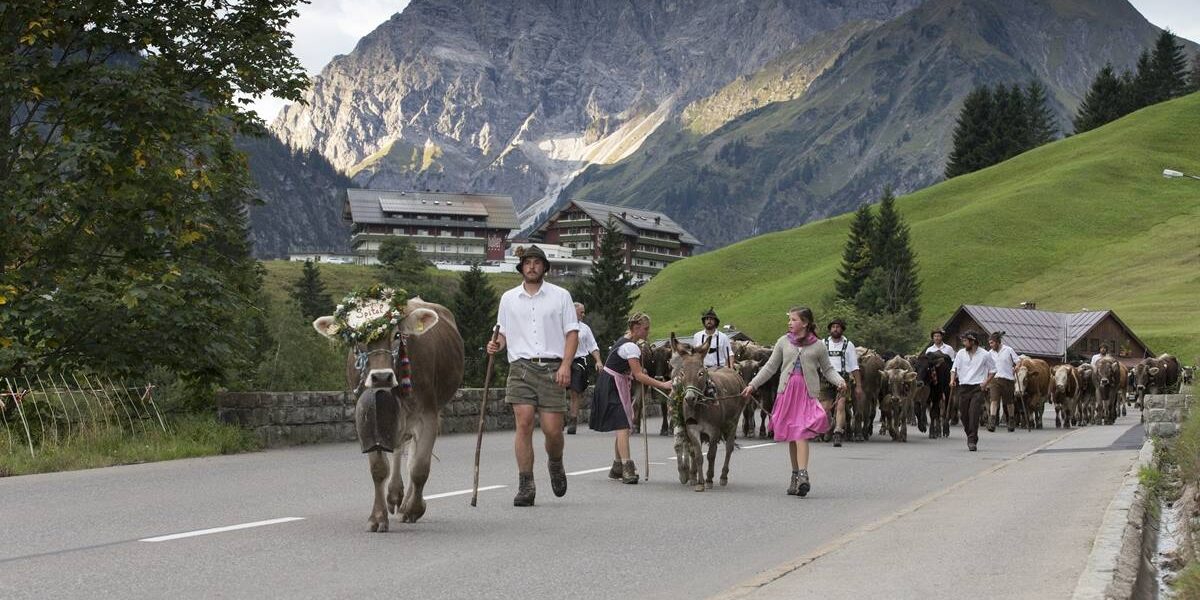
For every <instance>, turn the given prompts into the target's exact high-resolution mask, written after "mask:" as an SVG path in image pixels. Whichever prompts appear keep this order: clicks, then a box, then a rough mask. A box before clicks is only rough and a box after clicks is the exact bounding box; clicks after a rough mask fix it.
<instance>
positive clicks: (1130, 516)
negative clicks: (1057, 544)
mask: <svg viewBox="0 0 1200 600" xmlns="http://www.w3.org/2000/svg"><path fill="white" fill-rule="evenodd" d="M1153 459H1154V439H1153V438H1148V439H1147V440H1146V442H1145V443H1144V444H1142V449H1141V451H1139V452H1138V457H1137V460H1135V461H1134V463H1133V465H1132V466H1130V467H1129V471H1127V472H1126V473H1125V478H1124V480H1123V481H1122V482H1121V487H1120V488H1119V489H1118V490H1117V493H1116V495H1114V496H1113V499H1112V502H1110V503H1109V504H1108V508H1106V509H1105V511H1104V520H1103V521H1102V522H1101V523H1100V529H1099V530H1097V532H1096V540H1095V542H1093V545H1092V551H1091V553H1090V554H1089V555H1088V560H1087V564H1086V565H1085V566H1084V568H1083V573H1080V575H1079V581H1078V582H1077V583H1076V584H1075V593H1074V594H1072V595H1071V599H1072V600H1099V599H1107V598H1114V599H1124V598H1131V597H1133V595H1134V592H1135V589H1136V587H1138V586H1137V584H1138V583H1139V581H1138V579H1139V575H1142V574H1143V573H1150V572H1152V570H1153V569H1154V566H1153V564H1152V563H1151V564H1146V565H1143V563H1144V562H1149V561H1148V560H1147V559H1146V556H1147V549H1148V551H1149V554H1148V556H1151V557H1152V556H1153V555H1154V548H1155V544H1156V543H1157V538H1158V535H1157V534H1158V531H1157V528H1155V527H1147V526H1146V525H1147V522H1146V519H1147V512H1146V505H1147V500H1148V497H1147V491H1146V488H1145V486H1143V485H1142V483H1141V477H1140V476H1139V474H1140V472H1141V470H1142V467H1146V466H1149V465H1150V464H1151V463H1152V462H1153ZM1141 583H1143V584H1145V585H1154V582H1153V577H1149V578H1147V577H1142V582H1141Z"/></svg>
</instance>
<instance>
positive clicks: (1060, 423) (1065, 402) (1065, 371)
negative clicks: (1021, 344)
mask: <svg viewBox="0 0 1200 600" xmlns="http://www.w3.org/2000/svg"><path fill="white" fill-rule="evenodd" d="M1051 378H1052V379H1053V380H1054V383H1053V385H1051V386H1050V402H1051V403H1053V404H1054V426H1055V427H1062V428H1063V429H1070V428H1071V424H1072V423H1074V422H1076V421H1078V420H1079V394H1080V388H1079V372H1078V371H1076V370H1075V367H1072V366H1071V365H1065V364H1064V365H1058V366H1056V367H1054V372H1053V373H1052V374H1051Z"/></svg>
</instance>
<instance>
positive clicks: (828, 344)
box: [825, 337, 858, 374]
mask: <svg viewBox="0 0 1200 600" xmlns="http://www.w3.org/2000/svg"><path fill="white" fill-rule="evenodd" d="M825 348H826V349H827V350H828V351H829V364H831V365H833V370H834V371H837V372H838V373H839V374H841V373H853V372H855V371H857V370H858V352H857V351H855V350H854V343H853V342H851V341H850V340H848V339H846V338H845V337H843V338H842V341H841V342H835V341H833V338H825ZM839 350H840V351H841V352H842V355H841V356H834V355H833V353H834V352H837V351H839ZM843 361H844V362H845V364H844V365H843V364H842V363H843ZM843 366H844V367H845V368H844V369H843V368H842V367H843Z"/></svg>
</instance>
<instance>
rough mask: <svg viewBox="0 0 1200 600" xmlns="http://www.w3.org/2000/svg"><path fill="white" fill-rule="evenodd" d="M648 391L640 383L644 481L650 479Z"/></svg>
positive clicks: (644, 385)
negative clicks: (644, 463)
mask: <svg viewBox="0 0 1200 600" xmlns="http://www.w3.org/2000/svg"><path fill="white" fill-rule="evenodd" d="M648 402H650V393H649V390H648V389H647V387H646V384H644V383H643V384H642V448H643V449H644V450H645V451H646V481H650V438H648V437H646V411H647V410H649V409H650V405H649V404H647V403H648Z"/></svg>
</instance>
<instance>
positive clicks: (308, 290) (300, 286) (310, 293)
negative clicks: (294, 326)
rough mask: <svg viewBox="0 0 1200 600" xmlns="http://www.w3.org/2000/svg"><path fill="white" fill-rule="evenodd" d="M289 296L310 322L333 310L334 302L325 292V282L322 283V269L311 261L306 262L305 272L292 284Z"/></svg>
mask: <svg viewBox="0 0 1200 600" xmlns="http://www.w3.org/2000/svg"><path fill="white" fill-rule="evenodd" d="M289 294H290V295H291V297H292V299H293V300H295V301H296V304H298V305H300V314H302V315H304V318H305V319H308V320H310V321H312V320H315V319H316V318H317V317H320V316H324V315H327V314H329V313H330V311H331V310H332V309H333V300H332V299H330V297H329V294H328V293H326V291H325V282H324V281H321V269H320V267H318V266H317V264H316V263H314V262H313V261H311V260H306V261H304V272H303V273H301V274H300V278H299V279H297V280H296V281H295V282H294V283H292V289H291V291H290V292H289Z"/></svg>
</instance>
